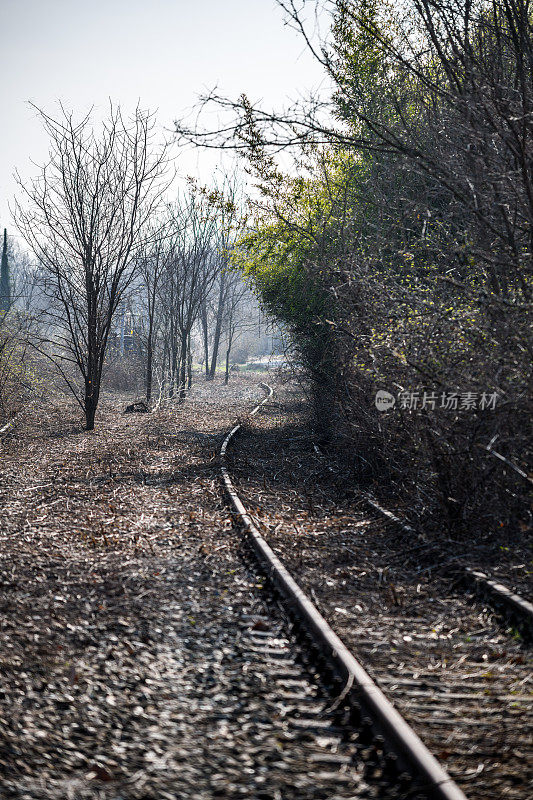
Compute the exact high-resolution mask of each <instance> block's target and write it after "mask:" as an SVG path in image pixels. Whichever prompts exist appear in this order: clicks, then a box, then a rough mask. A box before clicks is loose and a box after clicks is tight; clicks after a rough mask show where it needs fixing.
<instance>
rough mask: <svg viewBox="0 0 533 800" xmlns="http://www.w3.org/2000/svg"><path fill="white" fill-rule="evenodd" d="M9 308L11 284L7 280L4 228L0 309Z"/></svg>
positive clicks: (5, 233)
mask: <svg viewBox="0 0 533 800" xmlns="http://www.w3.org/2000/svg"><path fill="white" fill-rule="evenodd" d="M10 308H11V286H10V281H9V260H8V257H7V230H6V229H5V228H4V247H3V249H2V268H1V272H0V311H9V309H10Z"/></svg>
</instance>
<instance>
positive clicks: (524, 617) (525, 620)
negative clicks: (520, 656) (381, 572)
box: [362, 493, 533, 642]
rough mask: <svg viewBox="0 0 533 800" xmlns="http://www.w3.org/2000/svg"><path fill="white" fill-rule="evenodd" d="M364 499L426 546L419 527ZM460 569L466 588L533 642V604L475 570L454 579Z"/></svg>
mask: <svg viewBox="0 0 533 800" xmlns="http://www.w3.org/2000/svg"><path fill="white" fill-rule="evenodd" d="M362 496H363V497H364V499H365V501H366V502H367V503H368V505H369V506H370V507H371V508H372V509H374V511H377V512H378V513H379V514H381V515H383V516H384V517H385V518H386V519H388V520H390V521H391V522H392V523H394V524H395V525H398V526H399V527H400V528H402V529H403V530H404V531H406V532H409V533H410V534H413V535H414V536H416V537H417V538H418V539H419V540H420V541H421V542H422V543H425V542H426V540H425V538H424V537H422V536H421V535H420V533H419V532H418V531H417V530H416V529H415V528H413V527H412V526H411V525H408V524H407V523H406V522H405V521H404V520H402V519H400V518H399V517H397V516H396V514H393V513H392V511H389V509H386V508H384V507H383V506H382V505H381V504H380V503H377V502H376V501H375V499H374V498H373V497H371V496H370V495H368V494H367V493H363V494H362ZM457 569H459V570H461V572H462V579H463V582H464V584H465V585H466V586H468V587H473V588H474V590H475V591H476V593H477V594H479V595H481V596H482V597H483V598H484V599H485V600H486V601H487V602H489V603H490V604H491V605H492V606H493V607H494V609H495V610H496V611H497V612H498V613H500V614H501V615H502V616H503V617H505V618H506V619H507V620H508V621H509V622H510V623H511V624H512V625H514V626H515V627H516V628H517V630H519V631H520V633H521V635H522V636H523V638H524V639H526V640H527V641H529V642H531V641H533V603H531V602H530V601H529V600H527V599H526V598H524V597H521V596H520V595H519V594H516V593H515V592H513V591H512V590H511V589H509V588H508V587H507V586H504V585H503V584H502V583H500V582H498V581H495V580H492V579H491V578H490V577H489V576H488V575H486V574H485V573H484V572H481V571H480V570H478V569H474V568H472V567H464V566H459V567H456V571H455V572H454V574H453V576H452V577H453V579H456V578H457Z"/></svg>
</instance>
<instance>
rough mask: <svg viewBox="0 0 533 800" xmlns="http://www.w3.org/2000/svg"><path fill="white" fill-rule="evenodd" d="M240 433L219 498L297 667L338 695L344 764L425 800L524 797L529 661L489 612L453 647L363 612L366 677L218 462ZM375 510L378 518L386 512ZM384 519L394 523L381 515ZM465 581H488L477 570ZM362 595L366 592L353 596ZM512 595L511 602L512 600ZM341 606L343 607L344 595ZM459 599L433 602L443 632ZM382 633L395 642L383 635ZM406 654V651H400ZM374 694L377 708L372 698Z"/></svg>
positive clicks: (321, 596) (354, 641)
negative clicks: (276, 600)
mask: <svg viewBox="0 0 533 800" xmlns="http://www.w3.org/2000/svg"><path fill="white" fill-rule="evenodd" d="M270 396H271V390H269V395H268V397H270ZM268 397H267V398H265V400H264V401H263V403H262V404H260V406H258V407H257V408H256V409H255V410H254V414H255V413H257V412H258V410H259V408H260V407H261V406H262V405H263V404H264V403H265V402H266V400H268ZM239 429H240V426H235V427H234V428H233V429H232V431H231V432H230V433H229V434H228V436H227V438H226V440H225V442H224V444H223V447H222V451H221V455H222V461H223V467H222V473H223V477H224V482H225V485H226V489H227V492H228V495H229V497H230V500H231V502H232V505H233V508H234V510H235V513H236V515H237V516H238V518H239V520H240V522H241V524H242V526H243V527H244V528H245V530H246V532H247V534H248V540H249V542H250V545H251V548H252V549H253V551H254V553H255V556H256V558H257V559H258V560H259V563H260V564H261V568H262V569H263V570H264V572H265V573H266V575H267V577H268V580H269V581H270V583H271V584H272V585H273V586H274V587H276V590H277V594H278V596H279V597H280V598H281V600H282V604H283V606H284V608H286V609H287V610H288V613H289V614H290V616H291V618H292V625H293V628H292V631H293V634H294V633H295V634H296V635H297V636H299V641H300V644H299V647H300V648H301V652H302V657H303V660H304V662H306V663H307V664H308V666H310V668H311V671H316V672H319V673H320V674H321V675H322V676H325V683H326V691H328V692H329V693H330V697H331V696H332V694H331V693H333V696H335V697H336V698H337V699H336V700H333V701H331V702H330V704H329V707H330V708H334V711H335V714H336V720H337V725H339V720H340V728H341V729H343V730H344V737H345V738H346V737H347V738H348V739H350V737H352V739H355V741H356V742H357V743H358V745H359V750H357V748H356V749H355V751H354V752H352V754H351V757H352V759H353V761H352V763H355V764H357V763H358V759H359V763H360V759H361V753H363V752H365V757H366V758H367V759H370V760H373V762H374V764H376V765H377V766H376V772H377V774H378V775H379V776H380V777H381V779H382V780H383V779H385V778H386V777H387V775H390V774H391V769H390V765H393V766H392V772H393V773H395V774H396V776H397V775H398V773H399V772H403V771H404V770H406V769H407V770H408V771H409V774H410V775H411V778H412V780H413V786H412V787H411V788H410V790H409V791H410V793H411V794H410V796H416V793H417V792H418V793H419V795H420V796H426V797H461V798H464V797H465V794H464V793H463V791H462V790H463V789H464V790H465V792H466V796H468V797H476V798H488V797H498V796H505V797H509V798H525V797H528V796H529V794H528V789H527V786H528V783H527V781H528V777H527V774H528V759H531V757H532V756H533V742H532V736H531V733H532V730H533V726H532V723H533V715H532V711H531V692H530V689H529V686H530V681H531V673H530V664H528V658H527V654H525V653H524V652H523V650H522V649H521V646H520V645H518V644H517V643H516V642H513V643H510V642H509V641H508V637H507V640H506V635H505V634H504V633H503V632H502V631H501V629H499V627H498V621H497V619H494V618H493V617H488V618H487V621H486V627H485V629H483V630H480V631H479V632H478V636H479V639H476V640H474V641H472V637H470V636H466V637H464V641H462V642H461V644H460V645H458V644H457V643H455V642H454V643H453V646H450V645H451V644H452V642H451V641H450V639H449V638H448V636H449V634H448V632H447V630H446V626H443V628H442V633H440V632H439V633H437V634H435V633H434V631H433V630H432V631H430V632H428V629H427V625H428V620H427V618H424V616H423V615H421V616H420V618H416V617H415V618H409V617H405V618H404V619H403V620H402V619H401V617H399V616H398V614H397V613H395V614H392V615H388V616H387V615H386V614H385V615H384V616H382V618H380V619H379V621H378V620H377V619H376V618H374V620H372V618H369V616H368V614H361V615H357V614H356V615H353V616H352V618H351V621H350V629H351V633H350V644H351V645H352V648H356V650H357V654H358V656H359V657H360V658H361V659H363V661H364V662H365V663H366V664H368V665H370V666H369V667H368V668H369V669H370V670H371V672H372V678H374V681H373V680H372V678H371V677H370V675H368V673H367V672H366V671H365V670H364V669H362V667H361V664H360V663H359V662H358V661H357V659H356V658H355V657H354V656H353V654H352V653H350V652H349V651H348V650H347V648H345V647H344V645H343V644H342V642H341V641H340V640H339V639H338V637H337V636H336V635H335V634H334V633H333V631H332V629H331V628H330V627H329V625H328V624H327V622H326V621H325V619H324V617H323V616H322V615H321V614H320V612H319V610H318V609H317V607H316V605H317V604H318V605H319V606H320V607H321V608H322V609H324V611H325V614H326V615H327V616H330V613H328V612H331V611H332V605H334V604H335V602H336V601H335V599H333V600H332V601H331V603H330V602H328V599H327V596H326V595H325V593H324V592H319V591H317V593H315V592H313V588H312V586H311V583H312V581H310V584H309V587H308V589H310V591H311V592H312V593H313V597H314V598H316V599H317V604H313V603H311V602H310V600H309V599H308V597H307V596H306V595H305V594H304V592H303V591H302V590H301V589H300V588H299V586H298V585H297V584H296V583H295V582H294V580H293V579H292V577H291V576H290V575H289V574H288V573H287V571H286V570H285V568H284V567H283V565H282V564H281V562H280V561H279V558H278V557H277V556H276V554H275V553H274V551H273V550H272V549H271V547H269V545H268V544H267V542H266V540H265V539H264V538H263V536H262V535H261V532H260V530H259V528H258V526H257V525H255V524H254V521H253V519H252V517H251V515H250V514H248V513H247V511H246V509H245V508H244V505H243V503H242V502H241V500H240V498H239V496H238V494H237V492H236V490H235V488H234V486H233V483H232V481H231V478H230V476H229V473H228V470H227V467H226V466H225V455H226V450H227V447H228V445H229V443H230V441H231V439H232V438H233V436H234V435H235V434H236V433H237V431H238V430H239ZM374 510H378V512H379V513H381V512H382V511H385V514H386V515H387V512H386V510H383V509H374ZM388 516H389V518H390V517H391V516H392V517H394V515H391V514H390V512H388ZM393 521H394V520H393ZM398 522H400V523H401V521H400V520H398ZM310 571H311V572H312V569H311V570H310ZM472 579H473V580H476V581H478V582H481V581H483V582H485V581H486V580H487V579H486V577H485V576H479V575H475V574H474V575H472ZM329 583H331V582H329ZM313 585H314V586H317V585H318V584H317V583H316V582H315V583H314V584H313ZM491 591H492V592H494V593H497V594H498V597H499V596H500V593H501V589H500V587H497V586H496V587H495V586H491ZM330 593H331V590H330ZM503 594H504V595H505V592H503ZM361 597H364V591H363V592H362V593H361V594H360V595H359V596H357V595H356V596H355V597H352V601H353V600H359V599H360V598H361ZM511 599H512V601H513V602H514V603H515V605H517V604H516V600H517V598H516V597H513V598H511ZM337 600H338V598H337ZM343 600H344V602H343V603H342V604H343V605H344V606H346V605H347V602H346V597H345V598H343ZM467 602H468V599H467V598H466V597H465V598H464V599H463V598H462V597H461V596H460V593H459V594H455V595H453V597H452V596H447V597H445V598H444V599H443V600H442V604H443V607H444V611H443V614H442V616H443V618H444V619H445V620H447V622H448V623H449V624H448V627H450V628H452V626H455V627H456V629H458V628H457V626H459V628H460V626H461V615H462V614H463V613H464V608H465V604H466V603H467ZM433 608H434V607H433ZM335 610H337V609H335ZM524 612H526V617H527V614H529V609H528V606H527V603H526V604H525V606H524V604H522V603H518V608H516V609H515V611H514V613H515V614H522V615H523V613H524ZM358 617H360V618H359V619H358ZM524 619H525V617H523V616H522V620H523V621H524ZM373 623H374V624H373ZM384 626H385V634H384ZM336 627H337V626H336ZM345 627H346V626H345ZM388 635H391V636H392V637H394V636H396V638H391V639H388ZM402 639H405V640H409V641H413V640H414V641H415V642H417V641H418V642H420V644H421V645H422V646H423V655H422V656H421V657H418V656H417V655H416V653H414V654H413V653H406V654H405V656H404V654H403V653H402V645H403V641H402ZM398 640H400V644H399V645H398ZM404 647H406V649H407V650H408V649H409V645H407V646H405V645H404ZM504 648H507V650H505V649H504ZM388 650H389V651H392V652H395V653H396V652H397V650H400V656H399V657H398V658H396V657H392V658H388V657H387V655H388V652H387V651H388ZM507 651H508V652H507ZM443 654H444V655H443ZM446 658H447V659H449V662H450V663H451V662H452V660H453V661H455V663H456V664H458V665H460V667H461V668H460V669H458V670H457V671H454V670H453V669H452V670H450V671H449V672H448V673H447V672H446V669H445V668H444V669H439V668H438V666H439V664H444V667H446ZM398 659H400V662H401V663H400V664H398ZM391 662H392V663H391ZM395 666H396V667H397V669H396V671H395V670H394V668H395ZM378 686H379V687H381V690H383V691H384V692H385V694H386V695H387V697H389V698H391V699H392V700H393V702H394V704H395V706H396V707H397V708H398V709H399V710H400V711H401V713H402V714H403V715H404V717H405V718H406V719H407V720H408V721H409V723H411V726H412V727H411V728H409V726H408V725H407V723H406V722H405V721H404V720H403V719H402V718H401V717H400V715H399V714H398V715H396V712H395V711H394V713H393V714H390V705H389V704H388V700H387V699H386V698H385V696H384V695H383V694H382V692H381V691H380V688H378ZM377 698H379V702H375V701H376V699H377ZM382 700H383V701H384V702H383V704H382V703H381V701H382ZM413 728H414V730H416V731H417V733H418V734H419V735H420V737H421V739H422V740H423V741H424V742H425V744H426V745H427V746H428V748H429V750H430V751H431V752H433V753H436V754H438V755H439V756H440V757H441V758H442V759H444V760H445V762H446V765H447V768H448V772H445V771H444V770H443V769H442V767H440V766H439V764H438V763H437V762H436V761H435V759H433V756H431V755H430V753H429V751H428V750H427V749H426V747H425V745H423V744H422V742H421V741H420V739H418V737H417V736H416V734H414V733H413ZM363 741H365V742H366V751H365V745H364V744H363ZM391 755H392V758H391ZM453 779H455V781H456V782H457V783H454V781H453ZM457 784H459V786H460V788H459V786H458V785H457Z"/></svg>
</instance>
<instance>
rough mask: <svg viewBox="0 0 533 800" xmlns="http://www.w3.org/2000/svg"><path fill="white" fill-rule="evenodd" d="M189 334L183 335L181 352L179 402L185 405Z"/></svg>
mask: <svg viewBox="0 0 533 800" xmlns="http://www.w3.org/2000/svg"><path fill="white" fill-rule="evenodd" d="M187 340H188V335H187V333H182V335H181V352H180V373H179V374H180V386H179V402H180V403H183V402H184V401H185V397H186V396H187V389H186V384H185V382H186V380H187Z"/></svg>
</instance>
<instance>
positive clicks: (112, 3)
mask: <svg viewBox="0 0 533 800" xmlns="http://www.w3.org/2000/svg"><path fill="white" fill-rule="evenodd" d="M0 30H1V31H2V41H1V45H0V75H1V76H2V78H1V79H0V108H1V109H2V123H1V127H0V227H4V225H6V226H7V227H8V228H9V229H10V232H11V233H15V230H14V228H13V225H12V223H11V219H10V216H9V212H8V208H7V204H8V202H10V201H11V200H12V197H13V194H14V193H15V191H16V185H15V182H14V180H13V178H12V175H13V172H14V170H15V168H17V169H18V170H19V171H20V173H21V175H22V176H24V177H26V176H29V175H31V174H34V173H35V172H36V169H35V167H34V166H32V165H31V163H30V159H31V160H33V161H34V162H36V163H37V164H42V163H43V162H44V161H45V160H46V154H47V140H46V138H45V136H44V133H43V132H42V128H41V123H40V121H39V119H38V117H37V115H36V113H35V111H34V110H33V109H31V108H30V107H29V106H28V104H27V101H28V100H31V101H32V102H33V103H35V104H36V105H37V106H39V107H40V108H43V109H44V110H45V111H47V112H48V113H52V115H53V113H54V111H55V109H56V108H57V106H56V105H55V104H56V103H57V101H58V100H61V101H62V102H63V104H64V105H65V106H66V107H67V108H69V109H72V110H74V111H75V112H79V114H80V115H81V114H82V113H84V112H86V111H87V110H88V109H89V108H90V107H91V106H92V105H95V106H96V107H97V108H98V109H103V108H105V106H106V104H107V103H108V99H109V98H111V99H112V100H113V102H114V103H120V104H121V105H122V107H123V109H125V110H126V111H130V110H132V109H133V108H134V107H135V105H136V104H137V101H138V100H140V103H141V106H142V107H143V108H149V109H150V110H154V111H155V110H157V118H158V122H159V124H160V125H161V126H162V127H167V128H171V127H172V121H173V119H175V118H176V117H179V116H182V115H184V114H185V113H186V112H187V111H188V110H190V109H191V107H192V106H193V105H194V103H195V100H196V97H197V95H198V94H199V93H202V91H205V90H206V89H210V88H213V87H214V86H215V85H217V86H218V87H219V89H220V91H221V92H223V93H224V94H227V95H229V96H232V97H237V96H238V95H239V94H241V93H242V92H246V93H247V94H248V95H249V96H250V98H251V99H255V100H257V99H263V100H264V101H265V104H266V105H271V106H274V107H280V106H282V105H283V104H284V102H286V101H287V100H288V99H295V98H296V97H298V96H299V94H302V93H303V94H306V93H307V92H308V91H309V90H311V89H313V88H316V87H318V86H319V85H320V84H322V86H323V87H324V75H323V72H322V70H321V68H320V67H319V65H318V64H317V63H316V62H315V61H314V60H313V58H312V56H311V55H310V54H309V53H308V52H307V51H306V49H305V47H304V44H303V42H302V40H301V39H300V38H299V36H298V34H297V33H296V32H295V31H293V30H291V29H290V28H289V27H287V26H284V24H283V13H282V11H281V9H280V8H279V7H278V5H277V4H276V2H275V0H0ZM218 159H219V156H218V155H213V154H206V153H205V151H204V152H203V153H202V152H200V153H198V152H197V153H190V152H189V153H185V154H184V155H183V156H182V157H181V158H180V160H179V161H178V170H179V172H180V173H182V174H199V177H200V179H201V180H203V181H208V180H209V175H210V172H211V171H212V170H213V168H214V166H215V164H216V161H217V160H218Z"/></svg>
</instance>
